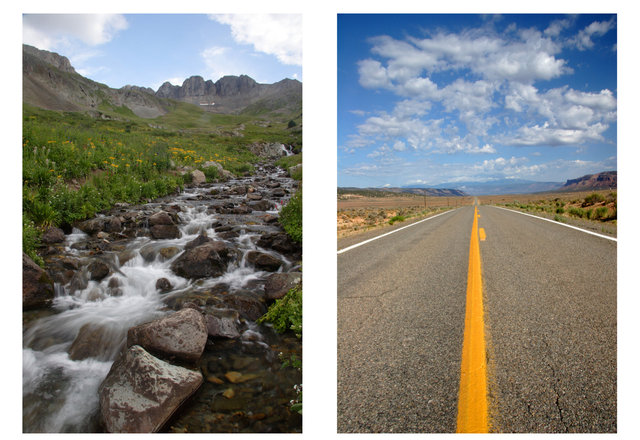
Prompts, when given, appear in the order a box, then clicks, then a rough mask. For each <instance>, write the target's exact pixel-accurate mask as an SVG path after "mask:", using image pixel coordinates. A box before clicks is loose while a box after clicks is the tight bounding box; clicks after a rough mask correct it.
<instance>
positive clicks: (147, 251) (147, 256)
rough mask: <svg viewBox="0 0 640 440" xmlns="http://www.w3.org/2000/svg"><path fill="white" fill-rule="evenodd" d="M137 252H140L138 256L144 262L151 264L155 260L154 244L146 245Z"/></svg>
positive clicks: (155, 250) (156, 252)
mask: <svg viewBox="0 0 640 440" xmlns="http://www.w3.org/2000/svg"><path fill="white" fill-rule="evenodd" d="M138 252H140V256H141V257H142V259H143V260H144V261H147V262H151V261H153V260H155V259H156V255H157V254H158V248H157V246H156V245H155V243H149V244H148V245H146V246H143V247H141V248H140V250H139V251H138Z"/></svg>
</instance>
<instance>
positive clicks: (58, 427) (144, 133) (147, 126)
mask: <svg viewBox="0 0 640 440" xmlns="http://www.w3.org/2000/svg"><path fill="white" fill-rule="evenodd" d="M22 29H23V41H22V42H23V46H22V53H23V55H22V56H23V58H22V72H23V75H22V83H23V89H22V97H23V106H22V111H23V124H22V266H23V272H22V281H23V283H22V284H23V319H22V356H23V357H22V365H23V368H22V383H23V386H22V389H23V395H22V431H23V432H24V433H67V432H78V433H127V432H131V433H134V432H137V433H152V432H163V433H206V432H211V433H214V432H215V433H235V432H241V433H271V432H288V433H299V432H302V386H303V385H302V125H303V124H302V15H301V14H296V15H287V14H273V15H265V14H251V15H233V14H225V15H192V14H178V15H171V14H157V15H156V14H149V15H146V14H133V15H128V14H124V15H120V14H107V15H104V14H102V15H98V14H96V15H86V14H25V15H23V16H22Z"/></svg>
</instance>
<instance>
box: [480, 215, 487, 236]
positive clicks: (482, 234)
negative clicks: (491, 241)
mask: <svg viewBox="0 0 640 440" xmlns="http://www.w3.org/2000/svg"><path fill="white" fill-rule="evenodd" d="M478 217H480V216H478ZM486 239H487V234H486V233H485V232H484V228H480V241H485V240H486Z"/></svg>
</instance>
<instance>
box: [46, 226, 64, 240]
mask: <svg viewBox="0 0 640 440" xmlns="http://www.w3.org/2000/svg"><path fill="white" fill-rule="evenodd" d="M40 239H41V240H42V242H43V243H45V244H54V243H62V242H63V241H64V231H63V230H62V229H60V228H56V227H55V226H51V227H50V228H49V229H47V230H46V231H45V232H44V233H43V234H42V237H41V238H40Z"/></svg>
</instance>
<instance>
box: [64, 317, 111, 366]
mask: <svg viewBox="0 0 640 440" xmlns="http://www.w3.org/2000/svg"><path fill="white" fill-rule="evenodd" d="M115 350H117V347H115V348H114V347H113V346H112V338H111V337H110V335H109V334H108V332H107V331H106V329H105V328H104V327H101V326H99V325H96V324H85V325H83V326H82V327H80V330H79V331H78V335H77V336H76V338H75V339H74V340H73V343H72V344H71V347H69V359H71V360H74V361H80V360H83V359H87V358H96V359H98V360H101V361H107V360H109V358H110V356H111V355H112V353H113V352H114V351H115Z"/></svg>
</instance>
